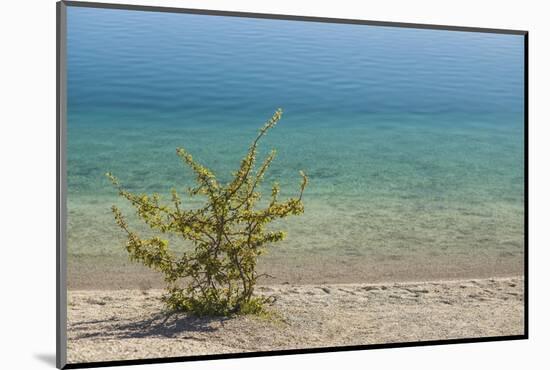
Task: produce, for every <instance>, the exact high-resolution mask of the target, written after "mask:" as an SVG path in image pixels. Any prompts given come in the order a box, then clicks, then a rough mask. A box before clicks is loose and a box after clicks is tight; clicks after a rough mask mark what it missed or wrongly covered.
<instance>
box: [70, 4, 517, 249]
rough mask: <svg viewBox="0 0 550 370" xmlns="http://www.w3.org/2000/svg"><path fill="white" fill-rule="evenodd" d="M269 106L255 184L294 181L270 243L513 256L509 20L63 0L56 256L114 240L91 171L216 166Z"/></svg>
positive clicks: (162, 177) (103, 186)
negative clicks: (486, 27)
mask: <svg viewBox="0 0 550 370" xmlns="http://www.w3.org/2000/svg"><path fill="white" fill-rule="evenodd" d="M277 107H282V108H283V109H284V111H285V113H284V116H283V119H282V121H281V122H280V124H279V125H278V126H277V127H276V128H275V129H274V130H273V131H272V132H270V133H269V135H268V136H267V137H266V138H265V141H264V142H263V143H262V150H263V152H264V153H265V152H267V150H269V149H271V148H276V149H277V151H278V156H277V159H276V161H275V163H274V164H273V166H272V168H271V171H270V173H269V175H268V176H267V184H266V185H269V183H270V182H272V181H278V182H279V183H280V184H281V186H282V195H292V194H294V193H295V192H296V191H297V189H298V183H299V175H298V171H299V170H304V171H306V172H307V173H308V175H309V176H310V186H309V188H308V189H307V192H306V195H305V198H304V201H305V206H306V212H305V214H304V215H303V216H300V217H296V218H292V219H288V221H285V222H282V223H280V226H282V227H284V228H285V229H287V230H288V231H289V237H288V240H286V241H285V242H284V243H282V244H281V246H280V247H277V248H276V249H275V250H274V252H273V253H275V254H277V253H285V254H286V255H288V256H298V255H300V256H304V255H316V256H319V255H326V256H335V257H337V256H347V257H349V256H357V257H358V258H360V257H367V258H370V257H373V256H387V257H391V258H407V257H408V256H416V257H418V256H423V255H425V256H426V257H435V256H438V255H445V256H449V255H456V256H471V258H474V259H475V258H476V257H479V256H484V257H487V256H494V258H495V259H497V258H504V257H506V256H512V257H513V256H516V257H517V256H521V255H522V251H523V232H524V230H523V196H524V189H523V182H524V178H523V173H524V168H523V150H524V148H523V134H524V132H523V110H524V106H523V38H522V36H515V35H494V34H486V33H470V32H451V31H435V30H415V29H405V28H390V27H372V26H359V25H343V24H327V23H312V22H295V21H281V20H265V19H263V20H260V19H246V18H233V17H231V18H229V17H218V16H216V17H213V16H200V15H187V14H168V13H147V12H138V11H123V10H107V9H86V8H72V7H69V8H68V150H67V151H68V186H69V189H68V192H69V196H68V212H69V231H68V232H69V235H68V240H69V243H68V248H69V254H70V255H123V254H124V250H123V248H122V235H121V234H120V232H119V231H118V230H117V228H116V227H115V225H114V222H113V218H112V214H111V213H110V210H109V208H110V206H111V205H112V204H114V203H117V204H119V203H120V200H119V199H118V198H117V194H116V192H115V191H114V189H113V188H112V186H110V184H109V182H108V181H107V179H106V178H105V177H104V173H105V172H107V171H112V172H113V173H114V174H115V175H116V176H117V177H118V178H119V179H120V180H121V182H122V183H123V184H124V185H125V186H126V187H127V188H128V189H130V190H132V191H139V192H160V193H167V192H168V190H169V189H170V188H171V187H176V188H178V189H181V190H183V189H184V188H185V187H187V186H188V185H191V183H192V178H193V177H192V174H191V172H190V171H189V170H188V169H187V168H185V167H184V166H183V165H182V164H181V163H180V161H179V159H178V157H177V156H176V154H175V148H176V147H180V146H181V147H185V148H186V149H187V150H188V151H189V152H191V153H192V154H193V155H194V157H195V158H196V159H198V160H199V161H200V162H202V163H203V164H205V165H206V166H208V167H210V168H212V169H213V170H214V171H215V172H216V174H217V175H218V177H219V178H220V179H222V180H227V179H229V175H230V173H231V171H233V170H234V169H236V167H237V166H238V164H239V160H240V158H241V157H242V156H243V154H244V153H245V152H246V148H247V146H248V144H249V143H250V141H251V140H252V139H253V138H254V136H255V134H256V132H257V129H258V128H259V127H260V125H262V124H263V122H264V121H265V120H266V119H267V118H269V117H270V116H271V114H272V113H273V111H274V110H275V109H276V108H277ZM128 210H129V209H128ZM396 256H397V257H396Z"/></svg>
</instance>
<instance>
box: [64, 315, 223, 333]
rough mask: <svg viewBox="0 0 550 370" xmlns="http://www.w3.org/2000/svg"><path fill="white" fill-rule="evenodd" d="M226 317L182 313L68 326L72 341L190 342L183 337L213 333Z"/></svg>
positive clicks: (94, 321)
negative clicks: (109, 339)
mask: <svg viewBox="0 0 550 370" xmlns="http://www.w3.org/2000/svg"><path fill="white" fill-rule="evenodd" d="M230 319H231V318H227V317H198V316H191V315H186V314H183V313H168V314H167V313H156V314H153V315H152V316H150V317H148V318H145V319H141V320H138V321H132V322H129V321H126V320H120V319H117V318H116V317H113V318H110V319H107V320H93V321H80V322H75V323H73V324H72V325H71V326H72V327H73V330H74V331H75V332H77V333H78V332H80V333H78V334H77V335H75V338H74V339H86V338H102V339H108V338H111V339H114V338H118V339H128V338H148V337H157V338H173V337H178V338H183V339H185V338H187V337H189V338H192V335H190V336H186V335H185V333H189V334H192V333H207V332H215V331H217V330H218V329H219V328H220V327H223V325H224V322H225V321H227V320H230Z"/></svg>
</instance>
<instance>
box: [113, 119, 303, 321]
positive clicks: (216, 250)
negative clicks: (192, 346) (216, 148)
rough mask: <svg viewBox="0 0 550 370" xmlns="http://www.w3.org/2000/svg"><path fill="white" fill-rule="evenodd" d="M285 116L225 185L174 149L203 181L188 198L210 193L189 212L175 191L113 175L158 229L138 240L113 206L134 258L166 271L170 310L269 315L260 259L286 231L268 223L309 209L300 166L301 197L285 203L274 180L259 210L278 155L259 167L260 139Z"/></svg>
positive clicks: (140, 214) (273, 122)
mask: <svg viewBox="0 0 550 370" xmlns="http://www.w3.org/2000/svg"><path fill="white" fill-rule="evenodd" d="M281 116H282V110H280V109H279V110H277V111H276V112H275V114H274V115H273V116H272V117H271V119H269V120H268V121H267V122H266V123H265V125H264V126H263V127H262V128H261V129H260V131H259V133H258V135H257V136H256V138H255V139H254V141H253V142H252V144H251V145H250V147H249V149H248V152H247V153H246V155H245V157H244V158H243V159H242V160H241V164H240V167H239V168H238V170H237V171H236V172H235V173H234V174H233V178H232V180H231V181H230V182H229V183H227V184H222V183H220V182H219V181H218V180H217V179H216V176H215V175H214V173H212V171H210V170H209V169H208V168H206V167H205V166H203V165H201V164H199V163H197V162H196V161H195V160H194V159H193V157H192V156H191V154H190V153H188V152H187V151H186V150H185V149H183V148H178V149H176V153H177V155H178V156H179V157H180V158H181V159H182V161H183V162H184V163H185V164H186V165H188V166H189V167H190V168H191V169H192V170H193V172H194V173H195V176H196V182H197V185H196V186H195V187H192V188H189V189H188V190H187V194H188V196H189V197H195V196H203V197H205V204H204V206H203V207H201V208H198V209H185V208H184V207H183V206H182V200H181V198H180V196H179V194H178V192H177V191H176V190H175V189H172V192H171V193H172V194H171V202H170V203H171V204H163V203H161V197H160V195H159V194H156V193H155V194H152V195H151V196H149V195H147V194H134V193H131V192H129V191H127V190H125V189H124V187H123V186H122V185H120V183H119V181H118V179H117V178H116V177H115V176H113V175H112V174H111V173H107V176H108V177H109V178H110V180H111V182H112V183H113V185H114V186H115V187H116V188H117V189H118V192H119V194H120V196H122V197H123V198H125V199H127V200H128V201H130V203H131V204H132V205H133V206H134V207H135V209H136V212H137V215H138V217H139V218H140V219H141V220H143V221H144V222H145V223H146V224H147V225H149V226H150V227H151V228H152V229H153V230H155V231H157V232H159V233H160V234H159V235H160V236H155V237H152V238H150V239H143V238H140V236H138V234H137V233H136V232H134V231H132V230H131V229H130V227H129V225H128V223H127V222H126V219H125V218H124V216H123V215H122V213H121V211H120V210H119V209H118V208H117V207H116V206H113V207H112V211H113V213H114V216H115V221H116V223H117V225H118V226H119V227H120V228H121V229H122V230H124V232H125V233H126V235H127V243H126V250H127V251H128V253H129V256H130V258H131V259H132V260H134V261H138V262H141V263H143V264H144V265H146V266H148V267H150V268H153V269H155V270H157V271H160V272H162V273H163V274H164V280H165V281H166V283H167V288H166V294H165V295H164V297H163V300H164V302H165V304H166V305H167V307H168V308H169V309H171V310H178V311H185V312H189V313H192V314H195V315H231V314H259V313H262V312H264V306H265V303H267V302H269V300H270V299H269V298H268V297H263V296H254V295H253V293H254V287H255V285H256V282H257V281H258V278H260V276H261V275H259V274H258V273H257V272H256V264H257V259H258V257H259V256H260V255H262V254H263V253H264V252H265V251H266V247H267V246H269V245H270V244H273V243H277V242H279V241H281V240H283V239H284V238H285V233H284V232H283V231H281V230H279V231H270V230H267V229H266V226H267V225H268V224H269V223H270V222H272V221H273V220H275V219H280V218H284V217H287V216H290V215H299V214H302V213H303V212H304V205H303V202H302V194H303V192H304V189H305V188H306V186H307V182H308V178H307V176H306V175H305V174H304V173H303V172H302V171H300V175H301V177H302V180H301V184H300V188H299V194H298V196H297V197H295V198H290V199H287V200H285V201H280V200H279V190H280V189H279V185H278V184H277V183H275V184H273V186H272V188H271V198H270V201H269V203H268V204H267V206H266V207H265V208H261V209H260V208H259V207H258V204H257V203H258V201H259V200H260V197H261V194H260V192H259V190H258V187H259V185H260V184H261V183H262V180H263V178H264V175H265V173H266V171H267V169H268V168H269V166H270V164H271V163H272V161H273V159H274V158H275V151H274V150H273V151H271V153H270V154H269V155H268V156H267V157H266V158H265V160H264V161H263V162H262V163H261V164H260V165H259V166H258V167H257V166H256V155H257V147H258V143H259V141H260V139H261V138H262V137H264V136H265V135H266V133H267V132H268V131H269V130H270V129H272V128H273V127H274V126H275V125H276V124H277V122H278V121H279V120H280V119H281ZM165 234H175V235H177V236H179V237H181V238H182V239H184V240H188V241H191V243H192V244H193V249H192V251H190V252H185V253H183V254H180V255H179V256H177V255H176V254H175V253H174V252H173V250H172V249H171V248H170V247H169V245H168V241H167V240H166V239H163V238H162V235H165Z"/></svg>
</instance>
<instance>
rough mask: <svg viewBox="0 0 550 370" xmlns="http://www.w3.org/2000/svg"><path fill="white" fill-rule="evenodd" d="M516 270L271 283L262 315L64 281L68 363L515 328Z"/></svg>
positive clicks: (520, 314)
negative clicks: (177, 305) (475, 275)
mask: <svg viewBox="0 0 550 370" xmlns="http://www.w3.org/2000/svg"><path fill="white" fill-rule="evenodd" d="M523 286H524V280H523V277H519V276H518V277H507V278H486V279H465V280H447V281H443V280H440V281H431V282H418V283H413V282H406V283H393V282H392V283H377V284H359V283H354V284H274V285H263V286H260V287H258V289H257V292H258V293H259V294H264V295H271V296H274V297H275V298H276V301H275V303H274V304H273V305H272V306H271V307H270V310H272V312H274V314H273V315H272V316H273V317H272V318H271V319H265V318H260V317H256V316H239V317H234V318H197V317H189V316H186V315H184V314H177V315H172V316H166V315H165V314H163V306H162V303H161V302H160V301H159V297H160V296H161V294H162V290H160V289H148V288H147V287H142V288H141V289H119V290H70V291H69V294H68V361H69V363H78V362H91V361H110V360H126V359H137V358H140V359H143V358H158V357H173V356H191V355H205V354H221V353H232V352H247V351H253V352H254V351H269V350H281V349H298V348H313V347H332V346H345V345H361V344H376V343H398V342H410V341H425V340H438V339H456V338H473V337H476V338H479V337H486V336H503V335H521V334H523V333H524V327H523V322H524V321H523V320H524V301H523V299H524V296H523V293H524V291H523Z"/></svg>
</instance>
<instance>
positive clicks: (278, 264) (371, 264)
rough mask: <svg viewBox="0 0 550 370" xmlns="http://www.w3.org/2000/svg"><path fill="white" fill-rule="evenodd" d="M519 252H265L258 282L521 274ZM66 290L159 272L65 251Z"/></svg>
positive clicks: (109, 285) (134, 285)
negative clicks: (326, 253) (474, 253)
mask: <svg viewBox="0 0 550 370" xmlns="http://www.w3.org/2000/svg"><path fill="white" fill-rule="evenodd" d="M523 267H524V260H523V253H521V254H515V255H514V254H510V253H505V252H502V253H501V254H500V255H497V256H495V255H483V254H482V253H479V252H477V254H476V256H472V255H469V254H464V255H461V256H457V255H452V256H446V255H444V254H441V255H432V256H423V255H418V256H410V255H409V256H406V255H377V256H326V255H323V256H320V255H313V254H312V255H305V256H297V255H295V254H288V255H286V254H284V253H279V254H268V255H266V256H262V258H261V259H259V261H258V270H259V272H260V273H267V274H269V275H270V276H271V277H269V278H265V279H263V280H261V281H260V283H261V284H265V285H272V284H283V283H290V284H349V283H366V284H373V283H384V282H388V281H389V282H407V281H436V280H458V279H483V278H491V277H508V276H522V275H523V273H524V272H523ZM67 282H68V288H69V289H70V290H103V289H104V290H116V289H150V288H159V289H160V288H164V281H163V280H162V275H161V274H159V273H157V272H154V271H152V270H150V269H149V268H147V267H145V266H143V265H141V264H139V263H134V262H130V261H129V260H128V257H127V256H78V257H77V256H69V258H68V279H67Z"/></svg>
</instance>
